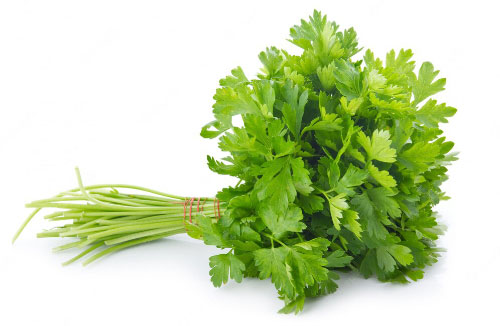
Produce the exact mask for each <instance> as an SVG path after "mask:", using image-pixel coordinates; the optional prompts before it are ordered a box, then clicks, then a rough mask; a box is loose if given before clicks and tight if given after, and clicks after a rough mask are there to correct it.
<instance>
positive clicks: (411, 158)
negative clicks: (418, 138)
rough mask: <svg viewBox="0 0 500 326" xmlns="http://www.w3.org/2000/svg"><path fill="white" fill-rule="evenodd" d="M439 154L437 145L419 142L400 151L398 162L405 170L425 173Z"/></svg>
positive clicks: (439, 150) (439, 149)
mask: <svg viewBox="0 0 500 326" xmlns="http://www.w3.org/2000/svg"><path fill="white" fill-rule="evenodd" d="M440 154H441V148H440V146H439V144H437V143H427V142H419V143H416V144H413V145H412V146H411V147H409V148H408V149H406V150H404V151H402V152H401V154H400V155H399V160H400V162H401V164H403V165H404V166H405V167H406V168H407V169H409V170H412V171H414V172H416V173H420V172H424V171H427V170H428V169H429V167H430V165H431V164H432V163H434V161H435V160H436V158H437V157H438V156H439V155H440Z"/></svg>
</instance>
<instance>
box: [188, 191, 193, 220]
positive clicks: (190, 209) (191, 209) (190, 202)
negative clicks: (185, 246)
mask: <svg viewBox="0 0 500 326" xmlns="http://www.w3.org/2000/svg"><path fill="white" fill-rule="evenodd" d="M193 201H194V197H192V198H191V200H190V201H189V223H191V222H192V220H191V212H192V211H193Z"/></svg>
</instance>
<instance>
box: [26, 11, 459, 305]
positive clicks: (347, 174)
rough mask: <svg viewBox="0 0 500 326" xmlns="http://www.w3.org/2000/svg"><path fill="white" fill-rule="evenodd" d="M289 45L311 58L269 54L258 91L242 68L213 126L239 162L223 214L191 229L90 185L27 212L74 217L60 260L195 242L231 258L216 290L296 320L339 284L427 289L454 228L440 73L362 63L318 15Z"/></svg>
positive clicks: (174, 207) (218, 264) (152, 205)
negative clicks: (261, 290) (256, 281)
mask: <svg viewBox="0 0 500 326" xmlns="http://www.w3.org/2000/svg"><path fill="white" fill-rule="evenodd" d="M290 37H291V39H290V42H291V43H293V44H294V45H296V46H298V47H299V48H300V49H301V51H302V52H301V53H300V54H299V55H294V54H290V53H288V52H287V51H285V50H281V49H277V48H276V47H270V48H267V49H266V50H265V51H263V52H261V53H260V54H259V59H260V61H261V62H262V64H263V67H262V69H261V73H260V74H259V75H257V78H256V79H252V80H250V79H248V78H247V77H246V75H245V74H244V72H243V70H242V69H241V68H240V67H238V68H236V69H234V70H232V71H231V75H230V76H228V77H226V78H224V79H221V80H220V88H218V89H217V91H216V94H215V96H214V99H215V104H214V105H213V113H214V116H215V120H214V121H212V122H210V123H208V124H207V125H205V126H204V127H203V129H202V132H201V135H202V136H203V137H205V138H216V137H219V147H220V149H221V150H222V151H224V152H227V153H228V156H227V157H225V158H224V159H223V160H222V161H219V160H216V159H215V158H213V157H210V156H209V157H208V166H209V168H210V169H211V170H212V171H214V172H216V173H219V174H223V175H231V176H234V177H236V178H238V179H239V182H238V185H237V186H235V187H228V188H224V189H222V190H221V191H220V192H219V193H218V194H217V196H216V198H208V201H209V202H211V203H215V202H217V204H220V207H218V209H217V210H216V209H215V206H214V208H213V209H211V210H210V209H207V210H206V211H205V212H203V211H201V212H198V210H197V212H196V213H193V218H194V219H193V220H192V222H191V223H190V222H188V221H186V201H185V199H184V197H178V196H172V195H167V194H163V193H160V192H156V191H152V190H149V189H145V188H140V187H135V188H133V187H132V186H129V188H133V189H136V190H143V191H147V192H149V194H148V195H134V194H122V193H120V192H118V191H117V190H116V188H117V185H100V186H89V187H84V186H83V185H82V184H81V180H80V187H79V188H77V189H73V190H72V191H70V192H64V193H61V194H60V195H58V196H56V197H53V198H50V199H46V200H42V201H37V202H33V203H31V204H28V206H29V207H34V208H36V209H37V211H38V210H39V209H41V208H46V207H51V208H63V209H67V210H65V211H59V212H56V213H52V214H50V215H48V218H49V219H52V220H58V219H59V220H62V219H69V220H72V223H70V224H68V225H65V226H62V227H59V228H56V229H54V230H50V231H45V233H43V232H42V234H41V236H55V237H64V236H73V237H77V238H78V239H77V241H76V242H74V243H73V244H69V245H65V246H62V247H63V248H62V249H67V247H68V248H69V247H85V246H90V247H89V249H87V250H86V251H84V252H83V253H82V254H80V255H79V256H77V258H80V257H81V256H83V255H85V254H88V253H89V252H90V251H93V250H95V249H97V248H99V247H101V246H104V247H105V249H104V251H101V252H100V253H97V254H95V256H93V257H91V258H90V261H92V260H93V259H95V258H99V257H101V256H102V255H104V254H106V253H109V252H112V251H115V250H118V249H121V248H123V247H126V246H130V245H135V244H137V243H142V242H146V241H152V240H155V239H158V238H161V237H164V236H168V235H171V234H175V233H182V232H186V231H187V233H188V234H189V235H190V236H192V237H194V238H198V239H202V240H203V241H204V243H205V244H207V245H214V246H217V247H218V248H223V249H229V251H227V253H224V254H219V255H215V256H212V257H210V267H211V269H210V276H211V280H212V282H213V284H214V285H215V286H217V287H218V286H221V285H222V284H223V283H226V282H227V281H228V279H229V278H231V279H233V280H235V281H236V282H240V281H241V280H242V279H243V277H259V278H260V279H267V278H271V281H272V282H273V283H274V285H275V287H276V289H277V291H278V294H279V297H280V299H282V300H283V301H284V304H285V306H284V308H283V309H282V310H281V311H282V312H286V313H289V312H299V311H300V310H301V309H302V308H303V305H304V300H305V298H307V297H315V296H320V295H324V294H328V293H332V292H334V291H335V290H336V288H337V285H336V283H335V280H336V279H338V278H339V275H338V274H337V271H349V270H355V271H359V272H360V273H361V274H362V275H363V276H365V277H370V276H372V275H375V276H376V277H377V278H378V279H379V280H381V281H390V282H400V283H406V282H409V280H413V281H416V280H418V279H420V278H422V277H423V268H424V267H425V266H426V265H431V264H433V263H434V262H436V260H437V257H438V256H439V252H440V249H439V248H437V247H436V246H435V240H437V239H438V236H439V235H440V234H442V232H443V227H442V226H441V225H439V224H438V222H437V220H436V213H435V212H434V211H433V207H434V206H435V205H436V204H437V203H438V202H439V201H440V200H445V199H447V197H446V196H445V194H444V193H443V192H442V191H441V189H440V186H441V184H442V182H443V181H445V180H446V178H447V177H446V172H447V168H446V165H447V164H449V163H450V162H451V161H453V160H455V159H456V157H455V155H454V154H452V153H451V154H450V151H451V149H452V147H453V143H452V142H450V141H447V140H446V139H445V137H443V136H442V130H441V129H440V128H439V124H440V123H445V122H447V118H448V117H451V116H453V115H454V114H455V112H456V109H454V108H452V107H449V106H447V105H446V104H444V103H443V104H438V103H437V101H436V100H433V99H428V98H429V97H430V96H432V95H434V94H436V93H437V92H439V91H441V90H443V89H444V85H445V79H443V78H442V79H436V77H437V75H438V72H439V71H437V70H434V67H433V65H432V64H431V63H429V62H424V63H423V64H422V65H421V66H420V68H419V69H418V72H414V70H415V62H414V61H411V58H412V52H411V50H401V51H399V53H398V54H396V52H395V51H394V50H393V51H390V52H389V53H388V54H387V55H386V57H385V61H382V60H381V59H379V58H376V57H375V56H374V54H373V53H372V52H371V51H370V50H367V51H366V52H365V53H364V56H363V57H362V59H361V60H354V59H353V56H354V55H356V54H357V53H358V52H360V51H361V49H360V48H359V47H358V42H357V37H356V32H355V31H354V30H353V29H352V28H350V29H348V30H344V31H339V27H338V26H337V24H336V23H335V22H331V21H328V20H327V17H326V16H324V15H322V14H321V13H320V12H318V11H315V12H314V13H313V15H312V16H311V17H309V20H308V21H305V20H302V21H301V24H300V25H297V26H294V27H292V28H291V30H290ZM235 116H239V117H241V120H242V121H243V123H242V125H241V126H240V127H237V126H234V125H233V122H232V121H233V117H235ZM82 200H83V201H86V204H75V203H73V204H71V203H72V202H74V201H82ZM205 200H207V199H205ZM61 201H63V203H61ZM68 202H70V203H68ZM179 203H180V205H179ZM182 203H184V204H182ZM191 205H192V200H191ZM208 206H210V205H208ZM208 206H207V207H208ZM37 211H36V212H37ZM221 211H222V214H220V213H221ZM219 215H221V216H220V218H219ZM189 216H190V217H191V211H190V212H189ZM31 217H32V216H30V218H31ZM28 221H29V219H28ZM94 247H95V248H94ZM106 247H107V248H106ZM88 250H90V251H88ZM103 252H104V253H103ZM96 256H97V257H96Z"/></svg>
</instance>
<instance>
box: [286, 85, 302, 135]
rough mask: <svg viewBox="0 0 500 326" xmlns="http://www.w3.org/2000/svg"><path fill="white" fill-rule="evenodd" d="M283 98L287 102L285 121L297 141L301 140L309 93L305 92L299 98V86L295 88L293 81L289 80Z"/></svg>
mask: <svg viewBox="0 0 500 326" xmlns="http://www.w3.org/2000/svg"><path fill="white" fill-rule="evenodd" d="M283 97H284V98H285V101H286V103H284V104H283V109H282V112H283V118H284V121H285V123H286V125H287V127H288V129H289V130H290V132H291V133H292V135H294V137H295V139H299V135H300V130H301V126H302V117H303V115H304V107H305V105H306V103H307V98H308V91H307V90H304V91H303V92H302V93H301V94H300V97H299V86H298V85H295V86H293V85H292V81H291V80H287V81H286V83H285V85H284V87H283Z"/></svg>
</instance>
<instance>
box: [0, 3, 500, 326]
mask: <svg viewBox="0 0 500 326" xmlns="http://www.w3.org/2000/svg"><path fill="white" fill-rule="evenodd" d="M493 4H494V1H490V2H486V1H470V2H459V1H450V2H446V1H421V0H420V1H365V2H362V1H345V0H344V1H304V0H302V1H299V2H296V1H270V0H267V1H175V2H167V1H102V0H99V1H78V2H75V1H6V0H4V1H2V2H0V203H1V208H2V211H1V219H0V221H1V226H0V299H1V300H2V301H3V302H2V303H0V307H1V308H0V311H1V312H0V324H2V325H9V326H10V325H118V324H119V325H162V324H175V325H194V324H195V323H196V324H198V325H199V324H201V323H203V324H208V325H210V324H217V325H226V324H233V325H257V323H258V324H260V325H263V324H266V325H267V324H274V325H296V324H297V325H299V324H300V325H305V324H310V325H313V324H315V323H317V324H319V323H325V324H330V325H334V324H336V325H342V324H346V323H350V324H351V325H361V324H370V325H379V324H380V325H382V324H383V325H396V324H405V325H424V324H426V325H438V324H444V323H452V322H464V323H465V322H467V323H475V324H477V325H493V324H496V325H498V321H499V320H498V311H497V309H498V293H499V290H500V287H499V276H498V271H499V268H500V264H499V259H500V244H499V241H498V234H499V233H498V232H499V227H500V222H499V217H500V216H499V215H500V214H499V209H498V205H499V202H500V200H499V194H500V193H499V191H498V185H499V181H500V178H499V172H498V171H499V167H498V164H499V161H500V155H499V152H500V147H499V145H498V144H499V141H500V132H499V129H500V123H499V119H500V114H499V110H500V108H499V105H498V103H499V101H498V96H499V95H500V91H499V85H500V82H499V75H500V70H499V64H498V58H499V53H500V48H499V42H498V31H499V30H500V24H499V20H498V17H497V16H498V10H497V9H496V8H494V5H493ZM314 8H317V9H320V10H322V11H323V12H324V13H326V14H328V16H329V18H330V19H333V20H336V21H337V23H339V24H340V25H341V28H347V27H350V26H354V27H355V29H356V31H357V32H358V36H359V41H360V44H361V45H362V46H364V47H365V49H368V48H369V49H372V50H373V51H374V52H375V54H377V55H378V56H380V57H383V56H384V55H385V53H386V52H387V51H389V50H390V49H392V48H395V49H397V50H398V49H400V48H411V49H413V51H414V53H415V59H416V60H417V63H418V64H420V63H421V62H422V61H425V60H428V61H431V62H432V63H433V64H434V66H435V67H436V68H437V69H440V70H441V76H444V77H447V80H448V83H447V90H446V91H445V92H443V93H441V94H440V95H439V96H438V99H439V100H440V101H446V102H447V103H448V104H449V105H452V106H455V107H457V108H458V113H457V115H456V116H455V117H454V118H452V119H451V122H450V124H449V125H447V126H446V127H445V130H446V135H447V136H448V138H449V139H450V140H453V141H455V142H456V149H457V150H459V151H460V152H461V154H460V161H458V162H457V163H456V164H454V165H453V166H452V167H451V169H450V180H449V182H447V183H446V185H445V190H446V191H447V193H448V194H449V195H450V196H451V197H452V200H450V201H448V202H445V203H442V204H440V205H439V207H438V210H439V212H440V214H441V216H442V221H444V222H445V224H447V225H448V228H449V229H448V233H447V234H446V235H445V236H444V237H443V238H442V240H441V241H440V242H439V244H440V245H441V246H443V247H446V248H447V249H448V252H447V253H445V254H444V256H443V257H442V259H441V260H440V262H439V263H437V264H436V265H435V266H433V267H431V268H428V269H427V270H426V275H425V278H424V279H423V280H421V281H419V282H417V283H413V284H410V285H404V286H403V285H392V284H382V283H379V282H378V281H376V280H374V279H369V280H364V279H363V278H361V277H360V276H358V275H354V274H349V275H342V279H341V280H340V281H339V290H338V291H337V292H336V293H335V294H333V295H329V296H327V297H323V298H320V299H316V300H309V301H308V302H307V303H306V306H305V309H304V311H303V313H302V314H300V315H299V316H293V315H291V316H289V315H281V314H277V313H276V311H277V310H278V309H279V308H281V302H280V300H278V299H277V298H276V292H275V289H274V287H273V285H272V284H271V283H270V281H269V280H267V281H259V280H244V281H243V283H242V284H236V283H234V282H230V283H228V284H227V285H226V286H224V287H222V288H220V289H215V288H213V286H212V285H211V282H210V280H209V275H208V270H209V267H208V257H209V256H210V255H212V254H215V253H217V249H215V248H213V247H207V246H204V245H203V244H202V243H200V242H197V241H195V240H190V239H188V237H187V236H184V235H181V236H176V237H174V238H172V239H168V240H162V241H158V242H155V243H151V244H147V245H142V246H140V247H136V248H131V249H128V250H125V251H122V252H119V253H116V254H114V255H112V256H109V257H107V258H106V259H103V260H101V261H98V262H96V263H94V264H91V265H90V266H88V267H85V268H84V267H82V266H81V265H80V264H74V265H71V266H69V267H64V268H63V267H61V266H60V263H61V262H63V261H64V260H65V259H66V258H68V257H69V256H68V255H73V254H74V253H69V254H67V253H58V254H53V253H51V248H52V247H54V246H56V245H59V244H61V241H59V240H57V239H55V240H54V239H36V238H35V234H36V232H38V231H39V230H41V229H42V228H45V227H49V226H50V225H48V224H47V223H46V222H45V221H43V219H41V218H38V219H36V220H35V221H34V222H33V223H32V224H30V225H29V226H28V228H27V229H26V230H25V233H24V234H22V236H21V237H20V238H19V240H18V242H17V243H16V245H15V246H12V245H11V244H10V239H11V237H12V235H13V234H14V232H15V230H16V228H17V227H18V225H19V224H20V223H21V221H22V220H23V219H24V218H25V216H26V215H27V214H28V213H29V211H28V210H27V209H25V208H24V207H23V205H24V203H25V202H28V201H31V200H35V199H39V198H42V197H49V196H52V195H54V194H56V193H58V192H59V191H62V190H65V189H69V188H73V187H74V186H75V183H76V180H75V178H74V175H73V167H74V166H75V165H78V166H79V167H80V168H81V170H82V173H83V177H84V182H85V183H86V184H93V183H114V182H116V183H118V182H121V183H130V184H137V185H142V186H148V187H151V188H156V189H159V190H163V191H165V192H170V193H176V194H179V195H190V196H191V195H192V196H199V195H213V194H215V192H216V191H217V190H218V189H220V188H222V187H224V186H227V185H232V184H234V183H235V181H234V180H233V179H231V178H229V177H222V176H219V175H216V174H214V173H212V172H210V171H209V170H208V168H207V167H206V163H205V156H206V155H207V154H214V155H215V156H217V157H221V156H222V154H221V153H220V152H219V151H218V148H217V144H216V143H217V142H216V141H215V140H212V141H210V140H205V139H202V138H201V137H200V136H199V131H200V128H201V126H202V125H203V124H205V123H206V122H208V121H210V120H212V114H211V105H212V103H213V100H212V96H213V94H214V91H215V88H216V87H217V83H218V80H219V79H220V78H221V77H224V76H225V75H227V74H228V73H229V71H230V69H232V68H234V67H236V66H238V65H241V66H242V67H243V69H244V70H245V71H246V72H247V75H250V76H254V75H255V74H256V73H257V69H258V67H259V66H260V63H259V62H258V59H257V54H258V52H260V51H261V50H263V49H264V48H265V47H266V46H270V45H276V46H279V47H283V48H286V49H290V48H292V45H291V44H289V43H287V42H286V38H287V37H288V30H289V28H290V27H291V26H292V25H294V24H297V23H298V22H299V20H300V18H305V17H306V16H308V15H309V14H311V13H312V11H313V9H314Z"/></svg>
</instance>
